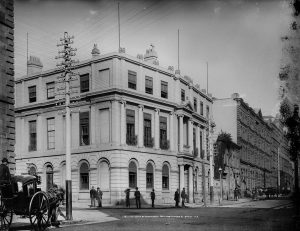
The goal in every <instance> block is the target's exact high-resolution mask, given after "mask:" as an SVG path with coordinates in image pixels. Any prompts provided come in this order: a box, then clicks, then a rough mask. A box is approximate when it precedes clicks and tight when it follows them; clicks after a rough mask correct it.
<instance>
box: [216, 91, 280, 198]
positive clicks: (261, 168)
mask: <svg viewBox="0 0 300 231" xmlns="http://www.w3.org/2000/svg"><path fill="white" fill-rule="evenodd" d="M213 115H214V120H215V122H216V131H217V132H220V131H221V130H222V131H226V132H228V133H230V134H231V135H232V138H233V141H234V142H236V143H237V145H238V146H240V147H241V149H240V151H239V154H240V176H241V190H242V193H247V191H248V192H251V190H252V189H253V188H255V187H264V188H265V187H271V186H272V181H271V176H272V168H271V167H272V166H271V163H273V158H274V157H273V155H272V150H271V147H272V128H271V127H270V125H269V124H268V123H267V122H266V121H265V120H264V118H263V116H262V114H261V111H260V110H256V109H253V108H251V107H250V106H249V105H248V104H247V103H245V102H244V100H243V99H242V98H240V97H239V95H238V94H237V93H235V94H232V96H231V98H226V99H215V100H214V104H213ZM275 187H276V185H275Z"/></svg>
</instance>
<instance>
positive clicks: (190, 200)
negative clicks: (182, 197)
mask: <svg viewBox="0 0 300 231" xmlns="http://www.w3.org/2000/svg"><path fill="white" fill-rule="evenodd" d="M193 183H194V182H193V167H192V166H189V203H193V199H194V198H193V194H194V193H193V192H194V184H193Z"/></svg>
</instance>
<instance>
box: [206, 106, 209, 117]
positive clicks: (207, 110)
mask: <svg viewBox="0 0 300 231" xmlns="http://www.w3.org/2000/svg"><path fill="white" fill-rule="evenodd" d="M206 118H207V119H208V118H209V106H206Z"/></svg>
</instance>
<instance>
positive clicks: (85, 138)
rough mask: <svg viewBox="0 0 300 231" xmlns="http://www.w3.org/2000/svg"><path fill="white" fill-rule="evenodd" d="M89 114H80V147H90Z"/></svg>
mask: <svg viewBox="0 0 300 231" xmlns="http://www.w3.org/2000/svg"><path fill="white" fill-rule="evenodd" d="M89 126H90V124H89V112H81V113H80V145H89V144H90V139H89Z"/></svg>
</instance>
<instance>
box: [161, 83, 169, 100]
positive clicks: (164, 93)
mask: <svg viewBox="0 0 300 231" xmlns="http://www.w3.org/2000/svg"><path fill="white" fill-rule="evenodd" d="M161 97H162V98H168V83H167V82H165V81H161Z"/></svg>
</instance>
